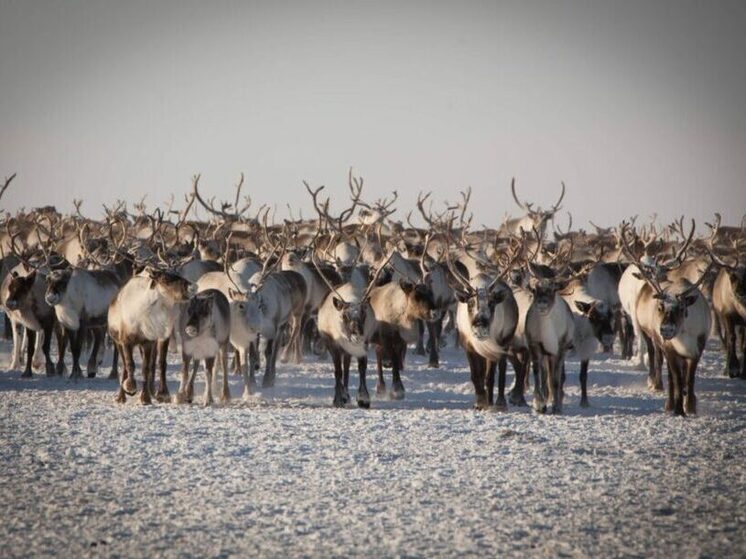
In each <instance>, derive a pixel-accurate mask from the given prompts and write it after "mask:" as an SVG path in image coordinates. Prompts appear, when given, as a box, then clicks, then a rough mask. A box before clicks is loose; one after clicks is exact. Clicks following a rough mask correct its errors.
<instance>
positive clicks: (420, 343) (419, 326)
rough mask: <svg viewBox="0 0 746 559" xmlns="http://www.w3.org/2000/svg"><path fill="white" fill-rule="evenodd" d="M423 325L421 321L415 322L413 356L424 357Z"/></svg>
mask: <svg viewBox="0 0 746 559" xmlns="http://www.w3.org/2000/svg"><path fill="white" fill-rule="evenodd" d="M424 341H425V323H424V322H423V321H422V320H418V321H417V347H415V350H414V353H415V355H425V344H424Z"/></svg>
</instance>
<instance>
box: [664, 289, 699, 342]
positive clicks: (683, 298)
mask: <svg viewBox="0 0 746 559" xmlns="http://www.w3.org/2000/svg"><path fill="white" fill-rule="evenodd" d="M653 297H654V298H655V299H657V300H658V303H657V305H656V307H655V309H656V312H657V314H658V318H659V321H660V328H659V333H660V335H661V338H663V339H664V340H670V339H672V338H675V337H676V335H677V334H678V333H679V331H680V330H681V325H682V323H683V322H684V319H685V318H686V316H687V308H688V307H690V306H692V305H693V304H694V303H696V302H697V299H698V298H699V293H697V292H695V291H693V290H692V289H691V288H690V289H688V290H686V291H684V292H683V293H678V294H674V293H669V292H668V291H665V290H664V291H661V292H659V293H656V294H655V295H653Z"/></svg>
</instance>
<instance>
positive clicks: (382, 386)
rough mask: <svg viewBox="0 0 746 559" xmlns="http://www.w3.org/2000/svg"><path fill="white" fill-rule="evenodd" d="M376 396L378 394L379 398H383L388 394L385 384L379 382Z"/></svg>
mask: <svg viewBox="0 0 746 559" xmlns="http://www.w3.org/2000/svg"><path fill="white" fill-rule="evenodd" d="M376 394H378V395H379V396H383V395H384V394H386V384H385V383H383V382H379V383H378V384H376Z"/></svg>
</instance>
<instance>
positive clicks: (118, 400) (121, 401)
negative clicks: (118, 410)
mask: <svg viewBox="0 0 746 559" xmlns="http://www.w3.org/2000/svg"><path fill="white" fill-rule="evenodd" d="M114 401H115V402H116V403H117V404H124V403H125V402H126V401H127V397H126V396H125V395H124V391H122V390H120V391H119V392H117V395H116V396H114Z"/></svg>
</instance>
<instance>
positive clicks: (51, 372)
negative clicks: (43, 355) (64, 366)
mask: <svg viewBox="0 0 746 559" xmlns="http://www.w3.org/2000/svg"><path fill="white" fill-rule="evenodd" d="M46 369H47V376H48V377H53V376H56V375H57V370H56V369H55V367H54V365H52V364H51V363H47V367H46Z"/></svg>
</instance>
